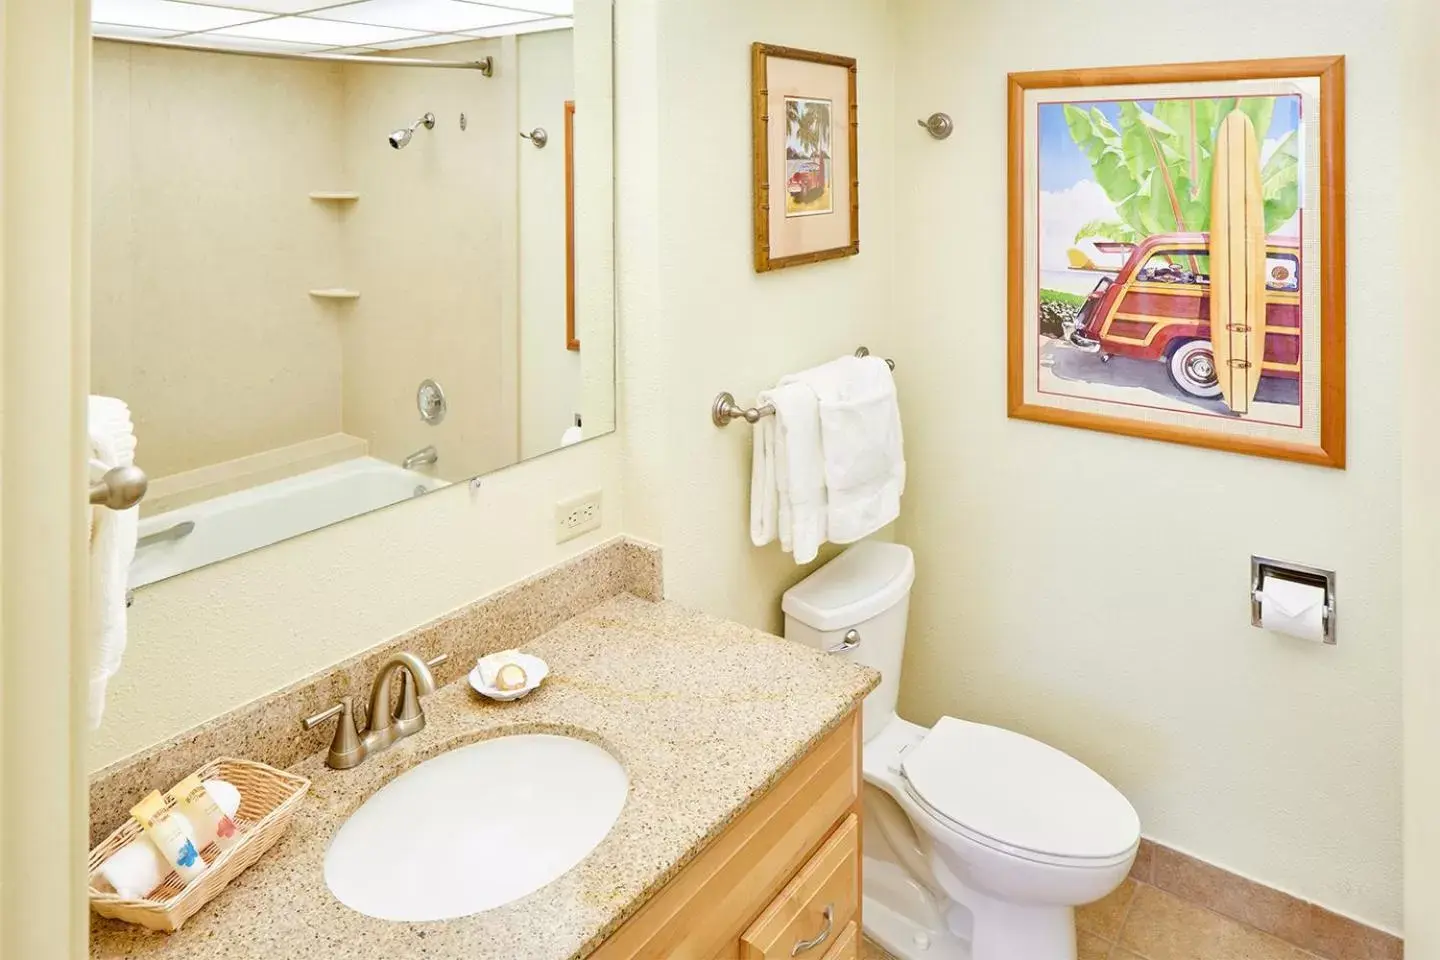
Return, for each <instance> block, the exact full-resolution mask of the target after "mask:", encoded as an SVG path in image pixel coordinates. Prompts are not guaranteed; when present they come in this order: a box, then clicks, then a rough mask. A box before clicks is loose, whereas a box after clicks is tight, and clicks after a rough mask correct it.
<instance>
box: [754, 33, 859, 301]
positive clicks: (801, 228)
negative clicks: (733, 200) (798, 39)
mask: <svg viewBox="0 0 1440 960" xmlns="http://www.w3.org/2000/svg"><path fill="white" fill-rule="evenodd" d="M751 81H752V111H753V115H752V125H753V129H754V156H753V160H754V167H755V189H754V207H755V269H756V271H758V272H760V273H764V272H766V271H769V270H776V269H779V268H781V267H793V266H798V265H800V264H805V263H816V262H818V261H821V260H831V259H834V258H836V257H849V256H854V255H855V254H857V253H859V252H860V181H859V176H858V174H857V172H856V171H857V163H856V160H857V157H856V153H857V148H856V142H857V128H856V107H855V60H854V59H853V58H852V57H841V56H835V55H834V54H828V53H816V52H814V51H812V50H796V49H793V48H791V47H776V46H771V45H770V44H765V43H756V44H754V45H752V47H751Z"/></svg>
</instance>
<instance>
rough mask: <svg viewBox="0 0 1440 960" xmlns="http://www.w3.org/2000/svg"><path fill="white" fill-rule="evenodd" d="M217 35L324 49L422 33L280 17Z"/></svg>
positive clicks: (402, 37)
mask: <svg viewBox="0 0 1440 960" xmlns="http://www.w3.org/2000/svg"><path fill="white" fill-rule="evenodd" d="M215 34H217V35H220V36H231V37H249V38H250V39H253V40H284V41H288V42H290V43H313V44H317V45H319V46H323V47H363V46H368V45H370V44H372V43H385V42H387V41H390V40H404V39H406V38H407V37H420V36H424V33H423V32H422V31H419V30H401V29H398V28H396V27H377V26H372V25H370V24H364V23H346V22H344V21H341V20H317V19H315V18H313V17H277V18H275V19H273V20H261V21H259V22H258V23H247V24H243V25H241V26H238V27H228V28H226V29H224V30H216V31H215Z"/></svg>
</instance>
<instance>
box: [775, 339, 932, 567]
mask: <svg viewBox="0 0 1440 960" xmlns="http://www.w3.org/2000/svg"><path fill="white" fill-rule="evenodd" d="M786 382H796V383H800V384H803V385H805V386H806V387H808V388H810V389H811V390H813V391H814V393H815V395H816V398H817V402H818V409H819V416H820V435H821V446H822V449H823V457H824V473H825V487H826V495H827V496H826V531H827V535H828V539H829V540H830V541H831V542H833V543H854V542H855V541H857V540H860V539H863V538H864V537H867V536H869V535H870V534H872V533H874V532H875V531H877V530H879V529H880V528H881V527H883V526H885V525H886V524H888V523H891V522H893V521H894V520H895V519H896V518H897V517H898V516H899V515H900V496H901V494H902V493H904V491H905V453H904V438H903V435H902V431H901V427H900V407H899V403H898V401H897V396H896V392H895V379H894V377H893V376H892V375H891V373H890V366H889V364H887V363H886V362H885V361H884V360H882V359H880V358H879V357H841V358H840V359H839V360H836V361H834V362H832V363H827V364H825V365H823V366H820V367H816V368H814V369H813V370H807V371H805V372H803V373H800V374H795V375H794V376H793V377H787V378H785V379H783V380H781V383H786Z"/></svg>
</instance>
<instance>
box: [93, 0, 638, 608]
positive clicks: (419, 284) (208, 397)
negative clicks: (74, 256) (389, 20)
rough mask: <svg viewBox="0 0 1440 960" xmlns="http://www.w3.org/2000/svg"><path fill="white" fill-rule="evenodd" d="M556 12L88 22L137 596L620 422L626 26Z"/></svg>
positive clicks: (605, 11) (101, 312) (107, 332)
mask: <svg viewBox="0 0 1440 960" xmlns="http://www.w3.org/2000/svg"><path fill="white" fill-rule="evenodd" d="M547 2H549V6H554V3H553V2H550V0H547ZM478 9H485V10H489V9H490V8H478ZM547 9H548V7H547ZM492 12H493V11H492ZM556 12H558V13H559V14H560V15H557V16H551V17H541V16H540V15H538V14H532V13H523V14H522V13H514V12H512V13H513V16H512V17H511V18H512V19H516V20H517V22H516V23H503V24H500V25H498V26H495V25H489V26H488V27H486V26H484V25H482V28H480V29H475V30H466V31H464V35H460V34H459V33H452V34H422V33H420V32H417V31H415V30H398V31H397V30H391V31H390V33H399V34H405V35H406V36H405V38H404V39H401V40H388V41H386V42H385V43H384V44H383V46H384V47H385V49H384V50H378V49H374V50H372V49H355V48H352V47H345V48H343V49H342V48H340V46H339V44H338V43H337V44H335V45H333V47H334V48H333V49H328V50H327V49H325V48H324V47H321V48H320V49H318V50H310V48H306V47H296V46H293V45H287V44H284V43H279V42H275V41H264V40H259V39H247V38H245V37H244V36H243V34H244V30H243V29H242V28H239V27H237V28H233V29H230V30H227V31H226V33H227V34H228V35H227V36H225V37H215V38H207V36H206V35H204V34H191V35H187V36H184V37H176V38H169V39H162V40H160V41H159V42H158V43H155V42H151V43H139V42H134V40H133V38H120V37H116V38H114V39H105V38H104V37H105V34H106V33H107V28H106V27H105V26H103V25H97V26H96V34H97V39H96V40H95V43H94V48H95V72H94V122H95V128H94V170H95V173H94V237H93V311H92V314H93V336H92V353H93V356H92V374H91V376H92V381H91V392H92V393H96V394H104V395H108V396H114V397H119V398H120V399H122V400H124V401H125V402H126V403H128V404H129V405H130V409H131V413H132V417H133V419H134V423H135V430H136V437H137V450H136V461H137V463H138V464H139V465H140V466H141V467H142V468H144V469H145V471H146V472H147V473H148V474H149V476H150V478H151V485H150V492H149V494H148V495H147V497H146V499H145V501H144V502H143V504H142V508H141V510H142V512H141V529H140V535H141V545H140V548H139V551H138V553H137V558H136V561H135V564H134V566H133V567H132V576H131V585H132V586H143V585H144V584H147V583H152V582H154V581H156V580H160V579H164V578H166V577H169V576H173V575H176V574H179V573H183V572H185V571H187V570H191V569H195V568H196V567H200V566H204V565H206V564H210V563H214V562H216V561H220V560H224V559H226V558H228V557H233V556H236V555H238V554H241V553H244V552H247V551H249V550H254V549H257V548H259V547H263V546H266V545H268V544H271V543H274V542H276V541H279V540H284V539H286V538H288V537H293V536H297V535H300V534H303V533H306V532H308V531H311V530H314V529H317V528H319V527H323V526H326V525H329V524H332V523H337V522H340V521H342V520H345V519H347V518H350V517H354V516H356V515H359V514H362V513H366V512H368V511H371V510H376V509H379V508H381V507H385V506H389V505H391V504H395V503H398V502H402V501H407V500H410V499H413V498H416V497H420V496H428V495H432V494H435V493H436V492H437V491H439V490H441V489H442V488H444V487H446V486H448V485H450V484H455V483H457V482H459V481H463V480H466V479H468V478H470V477H473V476H476V475H479V474H484V473H488V472H490V471H493V470H497V469H499V468H501V467H506V466H509V465H511V464H514V463H516V462H518V461H520V460H524V459H527V458H530V457H534V456H538V455H541V454H544V453H547V452H549V451H552V450H555V449H557V448H558V447H560V446H562V445H565V444H569V443H572V442H577V441H579V440H583V439H589V438H592V437H595V436H599V435H601V434H604V433H608V432H609V431H610V430H612V429H613V427H614V421H615V397H614V354H615V349H614V320H613V317H614V310H613V300H614V296H613V288H614V283H613V276H612V275H611V272H610V269H609V265H610V264H611V263H612V262H613V229H612V225H613V210H612V197H613V188H612V180H613V175H612V173H613V162H612V157H611V155H610V153H609V149H608V144H609V143H610V126H611V117H610V115H609V106H608V105H609V103H610V100H611V91H610V89H609V84H610V79H609V78H610V76H611V70H610V63H609V58H610V56H611V51H610V22H611V10H610V3H609V0H577V2H576V3H575V5H574V11H573V17H572V16H567V15H564V14H567V13H569V11H556ZM322 15H323V14H322ZM258 16H259V15H257V17H258ZM332 25H333V24H332ZM341 26H342V27H344V30H341V31H339V32H340V33H343V32H346V31H348V30H350V28H352V27H354V25H353V24H342V25H341ZM445 29H451V30H455V29H457V28H456V27H454V26H450V27H446V28H445ZM116 32H127V33H128V32H132V31H128V30H127V31H116ZM351 32H353V31H351ZM382 32H383V31H382ZM260 33H262V34H263V33H264V31H260ZM487 33H488V34H490V35H486V34H487ZM412 34H413V36H411V35H412ZM377 36H378V34H377ZM338 37H339V33H337V39H338ZM219 41H224V43H223V44H221V43H220V42H219ZM175 44H199V45H210V46H222V45H223V46H225V47H227V48H241V49H226V50H224V51H220V50H200V49H181V48H178V47H176V46H175ZM295 50H300V51H308V52H310V53H316V52H318V53H320V54H322V55H330V56H334V55H336V54H341V55H343V56H345V57H348V59H340V58H337V59H332V60H321V59H314V58H311V59H301V58H295V57H277V56H274V54H276V53H291V52H293V51H295ZM255 52H260V53H263V54H266V55H265V56H255V55H253V54H254V53H255ZM356 56H368V57H370V58H371V59H370V62H366V61H358V62H357V60H356V59H355V57H356ZM381 58H387V59H394V58H404V59H406V60H410V61H413V60H419V59H423V60H429V61H436V60H440V61H456V62H464V63H468V64H479V63H482V62H483V61H484V59H485V58H489V62H490V64H491V69H490V70H489V75H487V74H486V72H485V71H482V70H480V69H459V68H440V67H436V66H420V65H406V66H398V65H377V64H376V63H375V62H374V61H375V60H377V59H381ZM591 105H593V108H592V106H591ZM536 127H543V128H544V129H545V130H546V131H547V132H548V134H549V136H548V140H547V142H546V145H545V146H544V147H543V148H540V147H539V146H538V144H537V142H536V141H534V140H532V139H525V138H522V137H521V136H519V135H518V134H519V132H520V131H522V130H523V131H525V132H527V133H528V132H529V131H531V130H533V129H534V128H536ZM569 250H573V257H571V256H567V251H569Z"/></svg>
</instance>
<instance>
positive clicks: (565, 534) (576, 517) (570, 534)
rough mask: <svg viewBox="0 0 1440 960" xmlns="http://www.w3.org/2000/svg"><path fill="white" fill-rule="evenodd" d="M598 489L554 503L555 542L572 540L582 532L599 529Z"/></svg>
mask: <svg viewBox="0 0 1440 960" xmlns="http://www.w3.org/2000/svg"><path fill="white" fill-rule="evenodd" d="M600 519H601V513H600V491H599V490H591V491H590V492H589V493H582V494H581V495H580V496H578V497H575V498H574V499H571V500H562V501H561V502H559V503H557V504H555V542H556V543H564V542H565V541H566V540H574V539H575V538H576V537H578V536H580V534H582V533H589V532H590V531H591V530H599V529H600Z"/></svg>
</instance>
